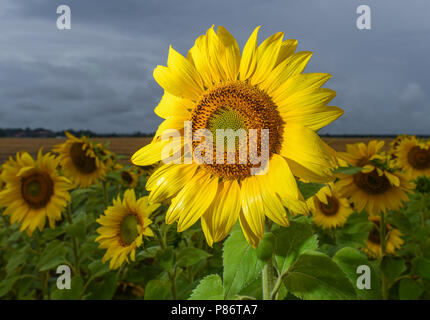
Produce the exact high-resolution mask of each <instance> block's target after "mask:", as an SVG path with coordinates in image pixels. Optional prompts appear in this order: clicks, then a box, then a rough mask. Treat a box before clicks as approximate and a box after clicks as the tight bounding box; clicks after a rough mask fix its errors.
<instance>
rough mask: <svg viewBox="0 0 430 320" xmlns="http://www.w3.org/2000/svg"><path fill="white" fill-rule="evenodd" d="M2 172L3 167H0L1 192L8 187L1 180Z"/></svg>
mask: <svg viewBox="0 0 430 320" xmlns="http://www.w3.org/2000/svg"><path fill="white" fill-rule="evenodd" d="M2 172H3V166H1V167H0V191H2V190H3V189H4V187H5V186H6V183H5V182H4V181H3V179H2V178H1V174H2Z"/></svg>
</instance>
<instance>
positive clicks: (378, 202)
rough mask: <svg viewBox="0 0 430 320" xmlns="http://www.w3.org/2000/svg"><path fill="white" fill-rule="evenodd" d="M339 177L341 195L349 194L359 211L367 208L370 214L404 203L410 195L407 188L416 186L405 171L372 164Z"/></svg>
mask: <svg viewBox="0 0 430 320" xmlns="http://www.w3.org/2000/svg"><path fill="white" fill-rule="evenodd" d="M337 177H338V178H340V180H339V181H338V182H337V186H338V190H339V191H340V193H341V195H342V196H344V197H348V198H349V200H350V201H351V202H352V203H353V204H354V208H355V209H356V210H357V211H358V212H361V211H363V210H366V211H367V213H369V214H370V215H378V214H380V213H381V212H385V211H386V210H397V209H398V208H400V207H402V201H408V199H409V198H408V195H407V192H409V191H410V190H411V189H412V188H413V185H412V184H411V183H409V182H408V179H407V178H406V177H405V175H404V174H402V173H400V172H396V171H390V170H388V169H387V168H379V167H377V166H375V165H372V164H368V165H366V166H364V168H363V170H362V171H360V172H358V173H356V174H353V175H346V174H342V173H339V174H337Z"/></svg>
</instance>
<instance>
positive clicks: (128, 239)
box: [95, 189, 159, 269]
mask: <svg viewBox="0 0 430 320" xmlns="http://www.w3.org/2000/svg"><path fill="white" fill-rule="evenodd" d="M158 207H159V204H149V203H148V197H147V196H146V197H143V198H140V199H139V200H136V195H135V193H134V190H132V189H128V190H126V191H125V193H124V198H123V201H121V198H120V197H119V196H118V198H117V199H116V200H113V205H112V206H110V207H108V208H107V209H106V211H105V212H104V215H102V216H101V217H100V218H99V219H97V222H98V223H99V224H100V225H101V227H100V228H98V229H97V233H99V234H100V236H99V237H97V239H96V240H95V241H97V242H99V247H100V248H102V249H107V251H106V253H105V255H104V256H103V263H105V262H106V261H107V260H109V259H110V263H109V267H110V268H111V269H117V268H118V267H120V266H121V265H122V263H123V262H124V261H126V262H127V263H128V262H129V260H128V255H130V259H131V261H135V254H136V248H138V247H140V246H141V245H142V243H143V239H142V237H143V236H148V237H153V236H154V234H153V233H152V230H151V229H150V228H149V225H150V224H151V223H152V221H151V220H150V219H149V216H150V215H151V213H153V212H154V211H155V210H156V209H157V208H158Z"/></svg>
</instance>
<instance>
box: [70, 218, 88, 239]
mask: <svg viewBox="0 0 430 320" xmlns="http://www.w3.org/2000/svg"><path fill="white" fill-rule="evenodd" d="M65 230H66V233H67V234H69V235H71V236H75V237H77V238H79V239H85V237H86V235H87V232H86V231H87V228H86V223H85V220H84V219H81V220H79V221H74V222H73V224H69V225H67V226H66V228H65Z"/></svg>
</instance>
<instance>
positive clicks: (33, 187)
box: [27, 181, 42, 197]
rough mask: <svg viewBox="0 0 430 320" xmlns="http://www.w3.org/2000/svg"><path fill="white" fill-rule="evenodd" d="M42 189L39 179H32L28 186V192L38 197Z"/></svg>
mask: <svg viewBox="0 0 430 320" xmlns="http://www.w3.org/2000/svg"><path fill="white" fill-rule="evenodd" d="M41 191H42V186H41V184H40V182H39V181H31V182H30V183H29V184H28V186H27V193H28V195H29V196H30V197H37V196H38V195H39V194H40V192H41Z"/></svg>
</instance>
